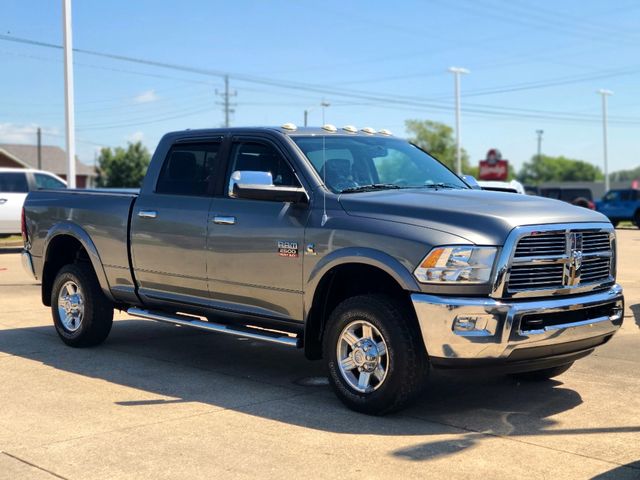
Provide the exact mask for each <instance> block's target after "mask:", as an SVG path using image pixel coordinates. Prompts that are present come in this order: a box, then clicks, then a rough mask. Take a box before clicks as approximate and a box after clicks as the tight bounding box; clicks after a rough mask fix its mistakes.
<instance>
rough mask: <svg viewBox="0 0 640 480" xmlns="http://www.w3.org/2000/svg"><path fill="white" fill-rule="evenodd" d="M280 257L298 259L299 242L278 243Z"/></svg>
mask: <svg viewBox="0 0 640 480" xmlns="http://www.w3.org/2000/svg"><path fill="white" fill-rule="evenodd" d="M278 255H280V256H281V257H293V258H296V257H297V256H298V242H285V241H282V240H280V241H278Z"/></svg>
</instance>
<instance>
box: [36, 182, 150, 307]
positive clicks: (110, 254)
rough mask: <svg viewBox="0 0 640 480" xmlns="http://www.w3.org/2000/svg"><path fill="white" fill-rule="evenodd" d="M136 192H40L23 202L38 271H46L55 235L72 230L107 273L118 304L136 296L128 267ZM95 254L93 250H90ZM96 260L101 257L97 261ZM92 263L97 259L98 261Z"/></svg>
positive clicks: (107, 278) (109, 284) (105, 275)
mask: <svg viewBox="0 0 640 480" xmlns="http://www.w3.org/2000/svg"><path fill="white" fill-rule="evenodd" d="M137 196H138V194H137V192H136V191H135V190H79V189H77V190H39V191H34V192H31V193H30V194H29V195H28V197H27V199H26V201H25V204H24V209H25V218H26V221H27V222H28V231H30V232H34V233H36V234H35V235H32V237H31V238H30V239H29V240H30V242H31V254H32V256H33V262H34V267H35V271H36V273H39V274H41V273H42V264H43V262H44V258H43V257H44V255H46V249H47V246H48V245H49V242H51V241H52V240H53V239H54V238H55V237H56V236H58V235H64V234H65V233H71V232H73V233H74V235H75V236H76V238H80V239H82V242H83V243H84V244H85V245H84V246H85V249H87V251H88V253H89V256H90V258H91V260H92V263H93V264H94V268H96V264H97V265H98V266H101V267H99V268H102V269H103V270H104V278H105V279H106V281H107V283H108V287H109V289H110V291H111V293H112V294H113V297H114V299H115V300H118V298H117V297H118V296H119V293H120V294H121V295H122V296H123V297H128V296H129V295H131V294H133V291H134V281H133V276H132V274H131V268H130V263H129V221H130V216H131V209H132V207H133V204H134V202H135V200H136V198H137ZM92 250H93V251H92ZM95 257H97V258H95ZM94 260H98V262H95V261H94Z"/></svg>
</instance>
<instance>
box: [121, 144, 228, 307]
mask: <svg viewBox="0 0 640 480" xmlns="http://www.w3.org/2000/svg"><path fill="white" fill-rule="evenodd" d="M221 147H222V139H221V138H220V139H214V140H208V141H206V142H197V143H177V144H175V145H173V146H172V147H171V149H170V150H169V152H168V154H167V157H166V158H165V160H164V163H163V165H162V169H161V171H160V174H159V177H158V182H157V184H156V186H155V188H154V191H152V192H146V193H143V194H141V195H140V196H139V197H138V199H137V201H136V203H135V206H134V211H133V216H132V219H131V252H132V262H133V266H134V269H135V275H136V279H137V281H138V286H139V294H140V296H141V298H142V299H143V300H144V301H145V303H147V304H159V305H161V306H166V304H167V302H170V303H172V302H180V303H181V304H194V305H204V304H206V303H207V302H208V284H207V263H206V255H205V252H206V242H207V233H208V222H207V219H208V215H209V209H210V204H211V200H212V195H213V192H214V190H215V182H216V180H217V179H218V181H219V178H220V176H221V175H224V171H223V170H222V169H223V168H224V166H223V164H222V162H221V158H222V148H221Z"/></svg>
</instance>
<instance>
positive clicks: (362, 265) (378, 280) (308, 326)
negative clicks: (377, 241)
mask: <svg viewBox="0 0 640 480" xmlns="http://www.w3.org/2000/svg"><path fill="white" fill-rule="evenodd" d="M419 290H420V287H419V286H418V283H417V281H416V280H415V279H414V278H413V275H412V274H411V273H410V271H409V270H408V269H407V268H406V267H405V266H404V265H402V263H400V262H399V261H398V260H397V259H395V258H394V257H391V256H390V255H388V254H386V253H384V252H381V251H379V250H374V249H369V248H346V249H344V250H338V251H335V252H332V254H330V255H327V256H326V257H325V258H323V259H322V261H321V262H319V263H318V264H317V265H316V267H315V268H314V269H313V271H312V272H311V274H310V276H309V281H308V282H307V288H305V328H304V349H305V355H306V356H307V358H309V359H318V358H321V356H322V336H323V333H324V327H325V324H326V319H327V317H328V316H329V315H330V313H331V311H333V309H334V308H335V307H336V306H337V305H338V304H339V303H340V302H341V301H342V300H345V299H346V298H349V297H352V296H355V295H359V294H365V293H384V294H388V295H391V296H396V297H398V298H399V299H400V300H401V301H402V302H407V305H410V297H409V292H411V291H419Z"/></svg>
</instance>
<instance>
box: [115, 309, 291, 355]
mask: <svg viewBox="0 0 640 480" xmlns="http://www.w3.org/2000/svg"><path fill="white" fill-rule="evenodd" d="M127 313H128V314H129V315H131V316H134V317H140V318H146V319H147V320H156V321H158V322H165V323H172V324H174V325H181V326H184V327H193V328H199V329H201V330H208V331H210V332H218V333H227V334H229V335H235V336H237V337H244V338H251V339H253V340H262V341H265V342H271V343H277V344H279V345H286V346H288V347H298V348H300V347H301V340H300V338H296V337H291V336H289V335H287V334H286V333H284V332H283V333H278V332H273V331H270V330H261V329H258V328H251V327H240V326H238V327H235V326H230V325H223V324H221V323H214V322H203V321H202V320H199V319H198V317H192V316H190V315H183V314H179V313H171V314H170V313H164V312H152V311H150V310H143V309H141V308H135V307H132V308H130V309H128V310H127Z"/></svg>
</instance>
